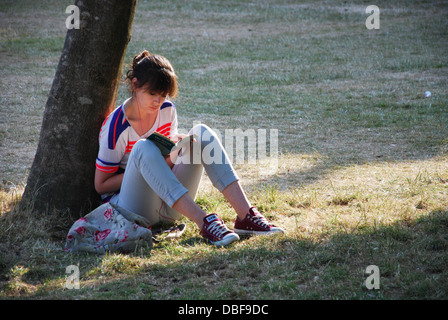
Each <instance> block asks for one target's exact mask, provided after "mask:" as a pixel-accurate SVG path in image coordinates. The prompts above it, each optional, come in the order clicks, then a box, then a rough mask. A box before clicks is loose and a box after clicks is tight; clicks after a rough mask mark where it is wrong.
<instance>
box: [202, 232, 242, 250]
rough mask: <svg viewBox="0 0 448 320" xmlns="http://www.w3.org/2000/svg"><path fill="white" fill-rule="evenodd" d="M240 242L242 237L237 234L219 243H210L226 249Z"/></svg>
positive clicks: (228, 236)
mask: <svg viewBox="0 0 448 320" xmlns="http://www.w3.org/2000/svg"><path fill="white" fill-rule="evenodd" d="M238 240H240V237H239V236H238V235H237V234H236V233H234V234H230V235H227V236H226V237H225V238H224V239H222V240H219V241H211V240H209V241H210V243H212V244H214V245H215V246H217V247H225V246H227V245H229V244H231V243H232V242H235V241H238Z"/></svg>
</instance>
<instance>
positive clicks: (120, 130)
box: [96, 100, 177, 173]
mask: <svg viewBox="0 0 448 320" xmlns="http://www.w3.org/2000/svg"><path fill="white" fill-rule="evenodd" d="M124 104H125V103H123V104H122V105H121V106H119V107H118V108H116V109H115V110H114V111H112V113H111V114H109V116H107V118H106V119H105V120H104V122H103V124H102V126H101V131H100V135H99V151H98V157H97V159H96V168H97V169H98V170H100V171H102V172H106V173H115V172H122V171H124V170H125V169H126V165H127V162H128V158H129V154H130V153H131V151H132V147H133V146H134V144H135V143H136V142H137V141H138V140H140V139H146V138H147V137H148V136H149V135H150V134H151V133H153V132H155V131H157V132H159V133H161V134H163V135H165V136H167V137H169V138H172V137H173V136H175V135H176V134H177V113H176V107H175V106H174V104H173V103H172V102H171V101H169V100H165V102H164V103H163V104H162V106H161V107H160V109H159V112H158V114H157V118H156V121H155V122H154V125H153V127H152V128H151V129H150V130H149V131H148V132H146V133H145V134H144V135H142V136H139V135H138V134H137V132H136V131H135V130H134V128H132V126H131V124H130V123H129V121H128V119H127V117H126V113H125V110H124V108H123V106H124Z"/></svg>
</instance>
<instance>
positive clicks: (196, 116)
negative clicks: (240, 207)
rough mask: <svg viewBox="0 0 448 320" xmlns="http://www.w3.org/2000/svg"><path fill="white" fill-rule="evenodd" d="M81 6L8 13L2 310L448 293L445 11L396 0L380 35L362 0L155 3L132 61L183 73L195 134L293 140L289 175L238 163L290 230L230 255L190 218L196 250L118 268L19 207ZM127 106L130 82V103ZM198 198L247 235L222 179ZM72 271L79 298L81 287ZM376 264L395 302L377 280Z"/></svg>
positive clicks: (130, 260)
mask: <svg viewBox="0 0 448 320" xmlns="http://www.w3.org/2000/svg"><path fill="white" fill-rule="evenodd" d="M68 4H71V3H67V4H61V2H59V1H44V2H42V3H41V2H34V1H6V2H2V4H0V10H2V11H1V12H5V15H4V16H5V17H4V19H3V20H2V21H1V22H0V31H1V32H0V40H1V43H0V54H1V57H2V59H1V60H0V66H1V68H2V70H3V71H4V76H3V77H2V79H1V80H0V88H1V91H2V96H1V97H0V101H1V102H2V108H1V110H0V124H1V126H0V160H1V162H0V176H1V179H2V180H0V183H1V184H0V215H1V217H0V297H1V298H4V299H9V298H13V299H14V298H38V299H60V298H63V299H65V298H68V299H446V298H447V297H448V291H447V288H448V283H447V279H448V276H447V271H446V265H447V263H448V260H447V259H448V255H447V252H448V250H447V249H448V236H447V235H448V211H447V210H448V158H447V155H448V153H447V152H448V140H447V135H448V131H447V128H448V125H447V123H448V121H447V120H448V116H447V112H446V111H447V101H448V96H447V92H446V88H447V84H448V78H447V73H446V71H447V69H448V64H447V63H448V61H447V56H446V52H448V48H447V42H446V41H443V39H445V38H446V35H447V34H446V28H445V29H444V28H442V27H440V26H443V25H445V24H446V13H447V11H446V6H444V5H443V3H439V2H437V3H425V2H418V1H411V2H409V1H398V2H396V1H394V2H393V3H392V2H380V3H378V4H377V5H378V6H379V7H380V8H381V19H382V22H381V29H380V30H367V29H366V28H365V26H364V21H365V17H366V15H365V13H364V10H365V7H364V4H359V3H352V2H342V1H317V2H310V3H300V4H298V3H295V2H285V1H274V2H269V3H266V2H257V3H251V2H241V1H231V2H228V1H226V2H219V1H217V2H203V1H188V2H173V3H171V2H166V1H160V2H157V1H148V2H144V1H140V2H139V5H138V11H137V13H136V17H135V21H134V28H133V36H132V41H131V42H130V44H129V47H128V51H127V53H126V56H127V60H126V61H127V62H128V61H129V59H130V58H131V57H132V56H133V55H134V54H135V53H136V52H138V51H140V50H142V49H148V50H149V51H151V52H155V53H160V54H163V55H165V56H167V57H168V58H169V59H170V60H171V61H172V63H173V65H174V67H175V68H176V70H177V73H178V75H179V80H180V95H179V98H178V99H177V100H176V101H175V103H176V106H177V110H178V113H179V119H180V124H179V125H180V127H181V128H183V129H186V130H188V129H189V128H190V127H191V126H192V125H193V122H194V121H201V122H203V123H206V124H207V125H209V126H210V127H212V128H216V129H218V130H221V131H222V132H224V130H225V129H237V128H242V129H246V128H253V129H255V130H257V129H266V130H268V131H269V130H270V129H277V130H278V134H279V135H278V142H279V150H278V151H279V157H278V159H277V160H278V163H277V166H276V168H275V170H274V171H272V170H271V169H272V167H271V165H272V162H271V161H269V158H266V159H258V162H257V164H256V165H250V164H248V163H247V162H245V163H237V164H235V168H236V169H237V171H238V174H239V175H240V177H241V183H242V185H243V186H244V188H245V190H247V195H248V197H249V199H250V201H251V202H252V203H253V205H256V206H257V207H258V208H259V210H260V211H261V212H262V213H263V214H264V215H266V216H267V217H268V218H269V219H270V220H272V221H273V222H274V223H275V224H277V225H280V226H282V227H283V228H284V229H285V230H286V235H283V236H278V237H251V238H247V239H242V240H241V241H239V242H237V243H234V244H232V245H231V246H230V247H228V248H215V247H213V246H211V245H210V244H208V243H207V242H206V241H205V240H204V239H203V238H202V237H201V236H200V232H199V230H198V229H197V227H196V226H195V224H194V223H192V222H190V221H187V220H186V219H185V220H183V221H182V222H184V223H186V224H187V230H186V232H185V234H184V235H183V236H182V237H181V238H179V239H174V240H170V241H168V240H165V241H162V242H160V243H156V244H155V245H154V247H153V249H152V250H151V251H149V250H148V249H144V248H139V249H137V250H136V252H134V253H131V254H119V253H114V254H112V253H111V254H107V255H103V256H96V255H90V254H67V253H65V251H64V237H65V236H66V233H67V231H68V228H69V227H70V223H71V221H70V220H69V219H67V217H66V216H65V215H64V213H56V212H55V213H49V215H48V216H41V215H36V214H35V213H34V212H33V210H32V208H29V209H27V210H25V211H19V210H18V208H17V204H18V202H19V201H20V199H21V194H22V192H23V189H24V187H23V186H24V183H25V182H26V176H27V173H28V170H29V168H30V166H31V163H32V159H33V156H34V152H35V149H36V146H37V141H38V138H39V130H40V123H41V118H42V114H43V110H44V105H45V101H46V98H47V95H48V92H49V89H50V87H51V83H52V78H53V76H54V72H55V68H56V65H57V62H58V59H59V55H60V52H61V50H62V45H63V39H64V36H65V31H66V30H65V27H64V18H65V16H64V10H65V7H66V6H67V5H68ZM366 6H367V4H366ZM167 8H170V9H169V10H168V9H167ZM161 17H163V19H164V21H170V23H169V24H167V23H163V24H162V23H155V22H157V21H159V20H158V19H160V18H161ZM180 17H181V18H180ZM36 25H39V28H37V27H36ZM12 26H17V28H14V27H12ZM58 48H59V49H58ZM427 90H429V91H431V93H432V96H431V97H430V98H426V97H425V96H424V92H425V91H427ZM128 94H129V93H128V92H127V88H126V87H125V86H123V87H121V88H120V92H119V97H118V101H117V104H119V103H121V102H122V101H123V100H124V99H125V98H126V97H127V95H128ZM196 201H197V203H198V204H199V205H200V206H201V207H202V208H203V209H204V210H206V211H207V212H215V213H218V214H219V215H220V216H221V217H222V218H223V219H224V221H225V223H226V224H227V225H228V226H229V227H231V228H232V227H233V223H234V219H235V217H236V215H235V212H234V211H233V209H232V208H231V207H230V205H229V204H228V203H227V201H226V200H225V199H224V197H223V196H222V195H221V194H220V193H219V192H218V191H217V190H216V189H214V188H213V187H212V186H211V184H210V181H209V180H208V178H207V176H204V178H203V181H202V184H201V188H200V190H199V194H198V197H197V199H196ZM70 265H75V266H78V267H79V270H80V289H72V290H70V289H67V288H66V286H65V285H66V279H67V276H68V274H67V273H66V268H67V266H70ZM368 265H377V266H378V267H379V270H380V272H381V278H380V279H381V288H380V290H368V289H367V288H366V287H365V286H364V285H363V283H364V281H365V279H366V274H365V269H366V267H367V266H368Z"/></svg>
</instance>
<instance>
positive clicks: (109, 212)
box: [104, 208, 114, 220]
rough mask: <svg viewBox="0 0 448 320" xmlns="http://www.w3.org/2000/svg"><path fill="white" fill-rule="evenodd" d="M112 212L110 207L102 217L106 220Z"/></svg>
mask: <svg viewBox="0 0 448 320" xmlns="http://www.w3.org/2000/svg"><path fill="white" fill-rule="evenodd" d="M113 213H114V212H113V210H112V208H109V209H107V210H106V211H105V212H104V218H106V220H110V218H111V217H112V214H113Z"/></svg>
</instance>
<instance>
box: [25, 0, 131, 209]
mask: <svg viewBox="0 0 448 320" xmlns="http://www.w3.org/2000/svg"><path fill="white" fill-rule="evenodd" d="M136 3H137V0H87V1H85V0H83V1H76V2H75V5H76V6H77V7H78V8H79V12H80V28H79V29H69V30H67V35H66V38H65V43H64V47H63V50H62V54H61V58H60V60H59V64H58V67H57V70H56V74H55V78H54V80H53V84H52V87H51V90H50V94H49V97H48V100H47V104H46V106H45V112H44V116H43V122H42V128H41V132H40V138H39V144H38V147H37V152H36V155H35V158H34V161H33V164H32V167H31V171H30V174H29V176H28V181H27V185H26V188H25V192H24V194H23V197H22V201H21V207H22V208H24V206H27V207H28V206H29V205H30V204H32V205H33V208H34V210H35V211H38V212H40V213H44V212H47V211H48V210H53V209H56V210H63V211H70V213H71V215H72V216H73V217H79V216H80V215H81V214H85V213H86V212H87V211H89V210H91V209H92V207H94V206H96V205H98V200H99V196H98V195H97V194H96V192H95V189H94V184H93V179H94V172H95V159H96V157H97V153H98V134H99V130H100V128H101V124H102V121H103V120H104V118H105V116H106V115H107V114H108V113H109V112H110V111H111V110H112V109H113V108H114V107H115V101H116V97H117V92H118V87H119V84H120V79H121V74H122V68H123V62H124V57H125V52H126V48H127V44H128V42H129V40H130V37H131V29H132V21H133V19H134V13H135V7H136Z"/></svg>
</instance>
